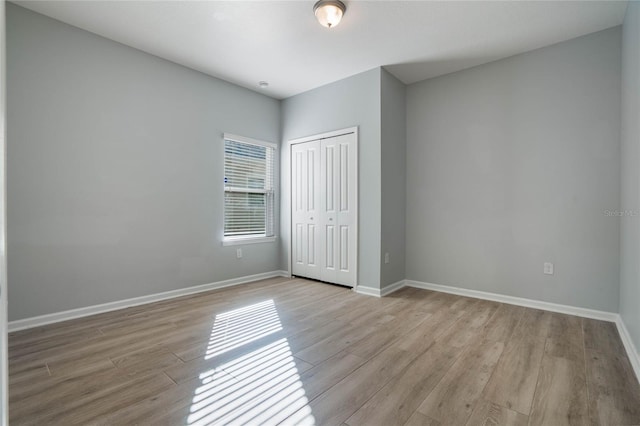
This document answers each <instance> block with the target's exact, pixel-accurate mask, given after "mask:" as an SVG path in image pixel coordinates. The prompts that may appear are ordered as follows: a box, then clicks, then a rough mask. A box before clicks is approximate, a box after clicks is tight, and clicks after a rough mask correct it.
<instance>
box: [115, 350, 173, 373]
mask: <svg viewBox="0 0 640 426" xmlns="http://www.w3.org/2000/svg"><path fill="white" fill-rule="evenodd" d="M111 361H113V364H114V365H115V366H116V367H117V368H120V369H123V370H125V371H127V372H129V373H134V374H139V373H144V372H147V371H152V370H164V369H166V368H169V367H172V366H174V365H180V364H183V361H182V360H181V359H180V358H178V357H177V356H175V355H174V354H173V353H171V352H169V351H168V350H167V349H165V348H164V347H162V346H153V347H151V348H148V349H142V350H139V351H136V352H130V353H128V354H126V355H122V356H120V357H117V358H113V359H112V360H111Z"/></svg>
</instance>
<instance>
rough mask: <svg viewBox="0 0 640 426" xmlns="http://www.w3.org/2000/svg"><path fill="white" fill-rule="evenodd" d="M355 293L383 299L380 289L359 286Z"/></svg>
mask: <svg viewBox="0 0 640 426" xmlns="http://www.w3.org/2000/svg"><path fill="white" fill-rule="evenodd" d="M355 291H356V293H359V294H364V295H366V296H375V297H381V296H380V289H379V288H372V287H365V286H363V285H359V286H357V287H356V288H355Z"/></svg>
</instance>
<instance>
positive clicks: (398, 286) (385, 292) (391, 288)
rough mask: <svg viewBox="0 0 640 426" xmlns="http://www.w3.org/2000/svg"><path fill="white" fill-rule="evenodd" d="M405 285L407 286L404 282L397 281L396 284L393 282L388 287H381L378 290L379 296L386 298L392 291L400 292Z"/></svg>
mask: <svg viewBox="0 0 640 426" xmlns="http://www.w3.org/2000/svg"><path fill="white" fill-rule="evenodd" d="M406 285H407V284H406V282H405V280H400V281H398V282H395V283H393V284H390V285H388V286H386V287H383V288H382V289H381V290H380V296H382V297H384V296H388V295H390V294H391V293H393V292H394V291H398V290H400V289H401V288H403V287H405V286H406Z"/></svg>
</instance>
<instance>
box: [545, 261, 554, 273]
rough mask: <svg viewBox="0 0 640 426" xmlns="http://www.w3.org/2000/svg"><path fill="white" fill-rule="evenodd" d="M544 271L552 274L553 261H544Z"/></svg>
mask: <svg viewBox="0 0 640 426" xmlns="http://www.w3.org/2000/svg"><path fill="white" fill-rule="evenodd" d="M544 273H545V274H547V275H553V263H551V262H544Z"/></svg>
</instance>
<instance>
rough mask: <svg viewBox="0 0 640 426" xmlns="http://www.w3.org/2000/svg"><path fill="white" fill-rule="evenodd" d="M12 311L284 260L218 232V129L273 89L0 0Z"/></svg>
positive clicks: (272, 250)
mask: <svg viewBox="0 0 640 426" xmlns="http://www.w3.org/2000/svg"><path fill="white" fill-rule="evenodd" d="M7 14H8V16H7V42H8V46H7V51H8V61H7V63H8V70H7V72H8V95H7V96H8V158H9V164H8V177H7V183H8V208H9V210H8V253H9V257H8V263H9V270H8V274H9V295H10V298H11V303H10V306H9V316H10V319H12V320H16V319H21V318H27V317H32V316H36V315H41V314H47V313H51V312H58V311H63V310H66V309H72V308H78V307H82V306H88V305H93V304H99V303H105V302H110V301H114V300H121V299H126V298H130V297H135V296H141V295H146V294H150V293H157V292H162V291H167V290H173V289H176V288H180V287H187V286H193V285H197V284H205V283H211V282H216V281H219V280H225V279H229V278H234V277H238V276H246V275H250V274H255V273H261V272H265V271H272V270H278V269H279V267H280V265H279V250H278V243H277V242H276V243H266V244H253V245H247V246H246V247H244V258H243V259H241V260H238V259H236V257H235V251H236V248H237V247H223V246H222V245H221V239H222V226H223V221H222V219H223V207H222V201H223V185H222V178H223V162H222V152H223V151H222V140H221V137H222V133H223V132H231V133H235V134H239V135H243V136H247V137H252V138H257V139H263V140H266V141H271V142H277V141H278V140H279V139H280V133H279V130H280V129H279V123H280V116H279V114H280V106H279V102H278V101H276V100H274V99H271V98H268V97H266V96H262V95H260V94H257V93H254V92H251V91H249V90H246V89H242V88H239V87H237V86H234V85H231V84H229V83H226V82H223V81H221V80H217V79H214V78H212V77H208V76H205V75H204V74H201V73H198V72H195V71H192V70H189V69H187V68H184V67H182V66H178V65H176V64H173V63H170V62H167V61H165V60H162V59H159V58H157V57H154V56H151V55H148V54H145V53H142V52H140V51H137V50H135V49H132V48H129V47H126V46H123V45H121V44H118V43H115V42H112V41H110V40H107V39H104V38H101V37H99V36H97V35H94V34H91V33H88V32H85V31H82V30H80V29H77V28H74V27H71V26H68V25H66V24H63V23H60V22H58V21H55V20H52V19H50V18H47V17H44V16H42V15H38V14H35V13H33V12H30V11H27V10H26V9H23V8H20V7H18V6H15V5H13V4H11V3H8V4H7Z"/></svg>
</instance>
